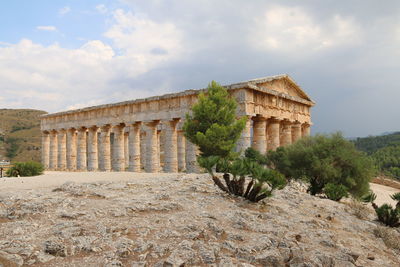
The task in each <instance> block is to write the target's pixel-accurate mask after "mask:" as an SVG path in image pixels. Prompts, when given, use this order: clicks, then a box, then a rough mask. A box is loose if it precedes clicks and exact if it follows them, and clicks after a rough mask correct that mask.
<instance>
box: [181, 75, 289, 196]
mask: <svg viewBox="0 0 400 267" xmlns="http://www.w3.org/2000/svg"><path fill="white" fill-rule="evenodd" d="M236 108H237V103H236V101H235V99H233V98H232V97H230V96H229V93H228V91H227V90H226V89H225V88H224V87H222V86H221V85H219V84H218V83H217V82H215V81H212V82H211V83H210V84H209V86H208V87H207V92H206V94H203V93H202V94H200V95H199V100H198V102H197V103H196V104H195V105H193V107H192V114H191V115H189V114H187V115H186V121H185V123H184V125H183V130H184V132H185V137H186V138H188V139H189V140H190V142H192V143H194V144H196V145H197V146H198V147H199V150H200V156H199V157H198V158H197V161H198V162H199V165H200V166H201V167H203V168H205V169H206V170H207V172H208V173H209V174H210V175H211V178H212V179H213V181H214V183H215V184H216V185H217V186H218V187H219V188H220V189H221V190H222V191H224V192H226V193H229V194H232V195H237V196H241V197H244V198H246V199H248V200H250V201H253V202H258V201H260V200H261V199H264V198H266V197H269V196H271V195H272V191H273V190H275V189H281V188H283V186H285V184H286V180H285V178H284V176H283V175H282V174H280V173H277V172H275V171H273V170H269V169H265V168H264V167H262V166H261V165H259V164H258V163H256V162H253V161H252V160H251V159H248V158H238V154H237V153H234V151H233V149H234V147H235V144H236V142H237V140H238V139H239V137H240V134H241V132H242V131H243V129H244V126H245V123H246V118H241V119H236V115H235V114H236ZM214 168H217V169H218V171H220V172H224V174H223V176H222V178H223V179H222V180H221V179H220V178H219V177H218V176H217V175H216V174H215V173H214V171H215V169H214ZM249 179H250V181H248V182H247V185H246V180H249Z"/></svg>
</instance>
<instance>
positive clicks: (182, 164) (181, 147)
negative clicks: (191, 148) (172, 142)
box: [178, 131, 186, 172]
mask: <svg viewBox="0 0 400 267" xmlns="http://www.w3.org/2000/svg"><path fill="white" fill-rule="evenodd" d="M185 150H186V138H185V135H184V134H183V131H178V171H180V172H181V171H184V170H186V161H185V155H186V153H185Z"/></svg>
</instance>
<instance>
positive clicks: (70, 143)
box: [67, 128, 76, 171]
mask: <svg viewBox="0 0 400 267" xmlns="http://www.w3.org/2000/svg"><path fill="white" fill-rule="evenodd" d="M67 169H68V170H70V171H74V170H76V129H74V128H72V129H68V130H67Z"/></svg>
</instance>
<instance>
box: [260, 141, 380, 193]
mask: <svg viewBox="0 0 400 267" xmlns="http://www.w3.org/2000/svg"><path fill="white" fill-rule="evenodd" d="M267 161H268V164H269V166H270V167H272V168H275V169H276V170H278V171H279V172H281V173H283V174H284V175H285V177H286V178H287V179H292V178H293V179H306V181H308V182H309V183H310V186H309V188H308V191H309V193H310V194H312V195H315V194H319V193H322V192H323V189H324V187H325V186H326V184H328V183H334V184H338V185H343V186H345V187H346V188H347V189H348V192H349V193H350V194H351V195H353V196H355V197H360V196H362V195H364V194H365V193H367V192H368V190H369V181H370V180H371V179H372V177H373V176H374V174H375V173H376V172H375V168H374V164H373V161H372V160H371V159H370V158H369V157H368V156H366V155H365V154H364V153H363V152H360V151H358V150H357V149H356V148H355V146H354V144H352V143H351V142H349V141H347V140H346V139H345V138H343V136H342V135H341V134H340V133H335V134H330V135H316V136H313V137H306V138H302V139H300V140H299V141H298V142H296V143H294V144H292V145H289V146H286V147H280V148H278V149H277V150H276V151H269V152H268V153H267Z"/></svg>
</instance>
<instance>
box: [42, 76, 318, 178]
mask: <svg viewBox="0 0 400 267" xmlns="http://www.w3.org/2000/svg"><path fill="white" fill-rule="evenodd" d="M225 87H226V88H227V89H228V90H229V92H230V94H231V95H232V96H233V97H235V98H236V100H237V101H238V103H239V105H238V109H237V112H236V113H237V116H238V117H241V116H246V118H247V123H246V127H245V129H244V131H243V133H242V136H241V138H240V140H239V142H238V144H237V150H238V151H244V150H245V149H246V148H247V147H250V146H252V147H254V148H255V149H257V150H258V151H260V152H261V153H265V152H266V151H267V150H270V149H276V148H277V147H279V146H284V145H288V144H291V143H292V142H295V141H296V140H298V139H299V138H301V137H303V136H307V135H309V134H310V126H311V115H310V108H311V107H312V106H313V105H314V102H313V101H312V100H311V99H310V98H309V97H308V96H307V94H306V93H305V92H304V91H303V90H302V89H301V88H300V87H299V86H298V85H297V84H296V83H295V82H294V81H293V80H292V79H291V78H290V77H289V76H288V75H278V76H272V77H265V78H260V79H254V80H249V81H245V82H240V83H235V84H231V85H227V86H225ZM203 90H204V89H201V90H186V91H183V92H180V93H175V94H167V95H162V96H155V97H149V98H145V99H137V100H132V101H126V102H120V103H115V104H107V105H100V106H94V107H87V108H83V109H77V110H70V111H65V112H59V113H53V114H48V115H44V116H42V118H41V130H42V161H43V164H44V166H45V168H46V169H48V170H69V171H75V170H78V171H111V170H112V171H132V172H140V171H142V170H144V171H145V172H159V171H164V172H179V171H187V172H196V171H197V170H198V168H197V165H196V155H197V154H198V149H197V148H196V146H195V145H193V144H192V143H190V142H189V141H188V140H185V137H184V135H183V132H182V125H183V121H184V119H185V114H186V113H187V112H189V111H190V108H191V106H192V104H193V103H195V102H196V100H197V97H198V94H199V92H201V91H203Z"/></svg>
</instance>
